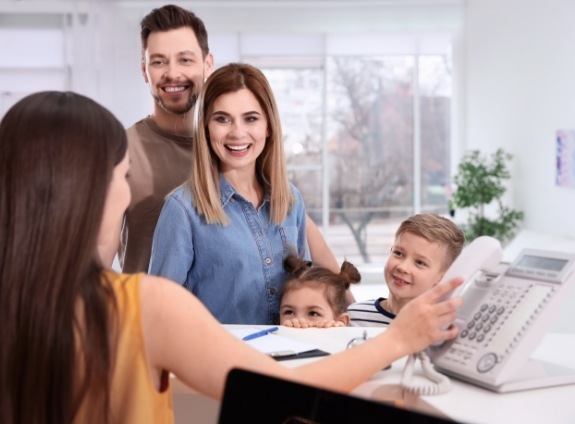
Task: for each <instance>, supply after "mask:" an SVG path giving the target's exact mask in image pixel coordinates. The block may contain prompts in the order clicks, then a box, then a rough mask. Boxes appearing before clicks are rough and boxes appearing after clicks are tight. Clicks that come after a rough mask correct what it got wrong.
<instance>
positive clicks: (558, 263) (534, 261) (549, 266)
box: [517, 255, 569, 272]
mask: <svg viewBox="0 0 575 424" xmlns="http://www.w3.org/2000/svg"><path fill="white" fill-rule="evenodd" d="M567 262H569V261H568V260H566V259H557V258H549V257H543V256H534V255H524V256H523V257H522V258H521V260H520V261H519V262H518V263H517V267H521V268H531V269H542V270H545V271H554V272H560V271H561V270H562V269H563V267H565V265H566V264H567Z"/></svg>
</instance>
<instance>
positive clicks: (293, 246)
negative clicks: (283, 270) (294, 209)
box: [279, 225, 299, 257]
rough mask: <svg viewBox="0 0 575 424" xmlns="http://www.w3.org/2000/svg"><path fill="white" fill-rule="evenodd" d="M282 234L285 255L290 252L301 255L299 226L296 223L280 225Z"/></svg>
mask: <svg viewBox="0 0 575 424" xmlns="http://www.w3.org/2000/svg"><path fill="white" fill-rule="evenodd" d="M279 230H280V235H281V238H282V245H283V251H284V257H285V256H287V255H289V254H294V255H298V256H299V252H298V228H297V227H296V226H295V225H288V226H282V227H280V229H279Z"/></svg>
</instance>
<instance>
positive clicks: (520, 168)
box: [462, 0, 575, 249]
mask: <svg viewBox="0 0 575 424" xmlns="http://www.w3.org/2000/svg"><path fill="white" fill-rule="evenodd" d="M467 6H468V8H467V15H466V37H465V39H466V41H465V56H464V57H465V71H464V72H463V73H462V75H463V78H464V80H465V82H464V84H463V86H464V88H465V97H464V102H463V105H464V107H463V109H462V110H463V113H464V116H463V122H464V128H465V130H464V135H465V139H464V140H463V143H464V145H466V147H467V148H469V149H476V148H479V149H482V150H487V151H493V150H495V149H496V148H497V147H500V146H501V147H504V148H506V149H507V150H508V151H510V152H511V153H512V154H514V156H515V158H514V162H513V180H512V185H511V189H510V197H511V201H512V203H513V206H514V207H515V208H517V209H521V210H523V211H524V212H525V227H526V228H528V229H530V230H534V231H540V232H545V233H549V234H556V235H562V236H568V237H573V238H575V219H574V215H575V189H569V188H561V187H557V186H556V185H555V131H556V130H558V129H574V128H575V105H574V102H573V99H574V98H575V47H573V40H575V25H574V24H573V23H574V21H573V19H574V17H575V2H573V1H571V0H504V1H501V0H468V2H467ZM539 247H540V248H549V249H552V248H553V246H539Z"/></svg>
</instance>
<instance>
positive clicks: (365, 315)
mask: <svg viewBox="0 0 575 424" xmlns="http://www.w3.org/2000/svg"><path fill="white" fill-rule="evenodd" d="M382 300H385V299H384V298H383V297H380V298H379V299H375V300H373V299H372V300H366V301H364V302H357V303H352V304H351V305H349V306H348V307H347V313H348V314H349V318H350V323H349V325H350V327H382V326H388V325H389V324H390V323H391V321H393V320H394V319H395V315H394V314H392V313H391V312H387V311H386V310H385V309H383V308H382V307H381V304H380V303H381V301H382Z"/></svg>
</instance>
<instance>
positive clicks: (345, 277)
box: [280, 254, 361, 316]
mask: <svg viewBox="0 0 575 424" xmlns="http://www.w3.org/2000/svg"><path fill="white" fill-rule="evenodd" d="M284 269H285V270H286V272H287V273H288V278H287V280H286V282H285V284H284V286H283V287H282V290H281V293H280V299H281V298H283V296H284V295H285V294H286V293H288V292H290V291H292V290H295V289H298V288H300V287H302V286H306V285H315V286H324V287H325V293H326V297H327V301H328V303H329V306H330V307H331V309H332V311H333V313H334V315H335V316H338V315H341V314H343V313H344V312H345V311H346V310H347V307H348V302H347V297H346V292H347V289H349V286H350V285H351V284H357V283H359V282H360V281H361V275H360V274H359V271H358V270H357V268H356V267H355V266H354V265H353V264H352V263H350V262H348V261H344V262H343V264H342V265H341V270H340V272H339V274H336V273H335V272H333V271H331V270H329V269H327V268H324V267H321V266H314V265H313V264H312V262H310V261H306V260H303V259H300V258H299V257H298V256H297V255H294V254H290V255H289V256H287V257H286V258H285V259H284Z"/></svg>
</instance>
